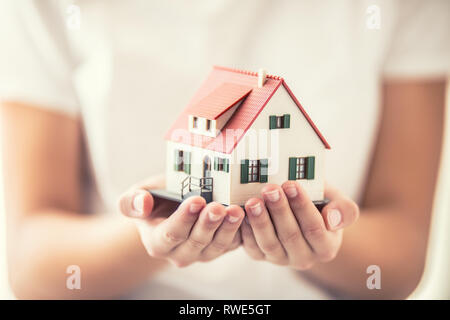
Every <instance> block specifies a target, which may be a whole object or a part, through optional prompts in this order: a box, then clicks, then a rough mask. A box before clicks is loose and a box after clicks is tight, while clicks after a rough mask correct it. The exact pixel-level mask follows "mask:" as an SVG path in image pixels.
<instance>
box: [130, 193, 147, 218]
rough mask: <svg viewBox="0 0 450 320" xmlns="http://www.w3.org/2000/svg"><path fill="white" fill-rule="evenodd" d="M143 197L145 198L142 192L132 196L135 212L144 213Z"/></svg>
mask: <svg viewBox="0 0 450 320" xmlns="http://www.w3.org/2000/svg"><path fill="white" fill-rule="evenodd" d="M144 199H145V194H144V193H139V194H137V195H135V196H134V199H133V210H134V211H136V212H137V213H140V214H143V213H144Z"/></svg>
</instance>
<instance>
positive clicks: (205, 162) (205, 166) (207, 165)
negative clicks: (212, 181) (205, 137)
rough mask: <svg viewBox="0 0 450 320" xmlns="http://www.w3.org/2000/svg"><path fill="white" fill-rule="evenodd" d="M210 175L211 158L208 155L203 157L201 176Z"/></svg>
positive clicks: (206, 176) (207, 176)
mask: <svg viewBox="0 0 450 320" xmlns="http://www.w3.org/2000/svg"><path fill="white" fill-rule="evenodd" d="M209 177H211V159H210V158H209V157H208V156H205V157H204V158H203V178H209Z"/></svg>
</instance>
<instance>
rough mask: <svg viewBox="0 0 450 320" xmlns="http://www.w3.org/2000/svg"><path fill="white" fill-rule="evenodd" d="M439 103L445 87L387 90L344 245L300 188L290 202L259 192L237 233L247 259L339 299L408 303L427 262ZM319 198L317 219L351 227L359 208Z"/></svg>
mask: <svg viewBox="0 0 450 320" xmlns="http://www.w3.org/2000/svg"><path fill="white" fill-rule="evenodd" d="M444 97H445V81H443V80H435V81H425V82H404V81H403V82H402V81H391V82H387V83H386V84H385V86H384V101H383V102H384V103H383V106H384V109H383V115H382V119H381V127H380V132H379V137H378V143H377V146H376V149H375V154H374V158H373V161H372V169H371V171H370V176H369V178H368V182H367V186H366V192H365V195H364V200H363V203H362V207H361V217H360V219H359V220H358V221H357V223H355V224H354V225H352V226H351V227H349V228H348V229H346V230H345V237H344V238H342V232H340V231H333V230H332V231H330V230H329V229H330V228H329V224H328V230H327V228H325V225H324V223H323V222H322V221H320V219H319V218H318V217H319V216H320V214H319V212H318V211H317V210H316V208H315V207H314V206H312V205H311V203H310V202H308V201H307V200H306V199H305V198H306V195H305V194H304V193H303V192H302V191H301V189H300V188H298V186H297V191H298V192H297V194H296V195H295V196H293V197H289V194H290V193H289V192H287V191H288V190H289V189H288V187H289V186H292V185H291V182H289V183H286V184H284V185H283V186H282V188H280V187H278V186H275V185H269V186H267V187H266V188H265V189H264V190H263V199H264V201H261V200H259V199H250V200H249V201H248V202H247V204H246V208H247V210H246V211H247V212H250V218H249V221H250V225H251V227H249V226H247V225H245V224H244V225H243V226H242V235H243V236H242V237H243V243H244V248H245V249H246V251H247V252H248V253H249V255H250V256H251V257H253V258H255V259H258V260H267V261H270V262H273V263H277V264H287V265H290V266H292V267H294V268H296V269H299V270H307V271H305V272H304V274H306V275H307V276H308V277H310V278H311V279H312V280H313V281H315V282H316V283H317V284H319V285H322V286H323V287H324V288H327V289H328V290H331V291H332V292H335V293H336V294H338V295H339V296H341V297H345V296H348V297H357V298H371V299H373V298H384V299H386V298H405V297H407V296H408V295H409V294H410V293H411V292H412V290H413V289H414V288H415V287H416V285H417V284H418V282H419V280H420V277H421V275H422V272H423V267H424V262H425V254H426V245H427V238H428V231H429V223H430V216H431V212H432V201H433V195H434V189H435V183H436V177H437V170H438V166H439V156H440V150H441V144H442V141H441V140H442V127H443V110H444V100H445V99H444ZM273 193H278V194H279V195H280V196H279V199H277V200H276V201H271V196H270V195H273ZM325 193H326V197H328V198H330V199H331V200H332V201H331V203H330V204H329V205H328V206H327V207H326V208H324V210H323V211H322V216H324V218H325V220H326V215H327V213H328V212H329V209H330V208H335V207H337V208H339V209H340V211H341V213H342V216H343V219H342V224H344V225H350V224H351V222H353V221H354V217H355V216H356V215H357V212H358V210H357V208H356V207H355V206H354V205H353V204H352V203H351V201H349V200H348V199H346V198H345V197H343V196H342V195H340V193H339V192H338V191H337V190H334V189H332V188H330V187H327V188H326V191H325ZM291 194H292V193H291ZM272 199H273V196H272ZM255 204H259V205H260V206H261V207H262V210H261V211H262V214H261V215H260V216H257V217H255V216H253V217H252V215H251V212H252V207H253V206H254V205H255ZM269 217H270V218H271V219H269ZM271 221H273V223H272V222H271ZM295 221H297V222H298V227H297V226H296V225H294V223H295ZM349 222H350V223H349ZM299 229H301V231H302V232H299ZM343 239H344V241H343V244H342V246H341V242H342V240H343ZM306 244H309V246H308V245H306ZM340 247H341V248H340ZM333 259H334V260H333ZM331 260H333V261H331ZM330 261H331V262H330ZM323 262H328V263H323ZM370 265H378V266H379V267H380V268H381V272H382V286H381V290H368V289H367V286H366V280H367V278H368V276H369V275H368V274H367V273H366V269H367V267H368V266H370Z"/></svg>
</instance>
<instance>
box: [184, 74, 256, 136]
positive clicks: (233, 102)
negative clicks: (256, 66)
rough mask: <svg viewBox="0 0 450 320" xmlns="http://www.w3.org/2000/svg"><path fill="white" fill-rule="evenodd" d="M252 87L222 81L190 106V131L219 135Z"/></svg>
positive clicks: (206, 134) (205, 134)
mask: <svg viewBox="0 0 450 320" xmlns="http://www.w3.org/2000/svg"><path fill="white" fill-rule="evenodd" d="M252 89H253V88H252V87H249V86H245V85H241V84H237V83H230V82H225V83H222V84H221V85H220V86H218V87H217V88H215V89H214V90H213V91H212V92H210V93H209V94H208V95H206V96H205V97H204V98H203V99H201V100H199V101H198V102H196V103H195V104H193V105H192V106H191V107H190V110H189V111H190V112H189V124H188V125H189V126H188V128H189V131H190V132H192V133H195V134H201V135H204V136H208V137H213V138H215V137H217V135H218V134H219V133H220V131H221V130H222V129H223V128H224V127H225V125H226V124H227V122H228V120H230V119H231V117H232V116H233V114H234V112H235V111H236V110H237V109H238V108H239V106H240V105H241V104H242V103H243V102H244V101H245V99H246V97H247V96H248V95H249V94H250V92H251V91H252Z"/></svg>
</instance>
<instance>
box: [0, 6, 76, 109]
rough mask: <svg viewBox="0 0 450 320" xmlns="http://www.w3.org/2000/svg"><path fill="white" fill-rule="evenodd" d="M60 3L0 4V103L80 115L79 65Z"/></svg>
mask: <svg viewBox="0 0 450 320" xmlns="http://www.w3.org/2000/svg"><path fill="white" fill-rule="evenodd" d="M55 3H56V2H47V1H45V2H44V1H42V2H41V1H32V0H29V1H22V0H2V1H0V43H1V44H2V45H1V48H0V100H3V101H5V100H12V101H20V102H25V103H30V104H33V105H36V106H39V107H43V108H48V109H52V110H55V111H59V112H64V113H67V114H70V115H76V114H77V113H78V111H79V107H78V99H77V96H76V91H75V88H74V86H73V73H74V69H75V66H76V63H75V59H74V58H73V56H72V54H71V51H70V49H69V44H68V39H67V30H66V26H65V24H64V16H63V15H62V14H61V13H62V12H61V7H60V6H59V5H55Z"/></svg>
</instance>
